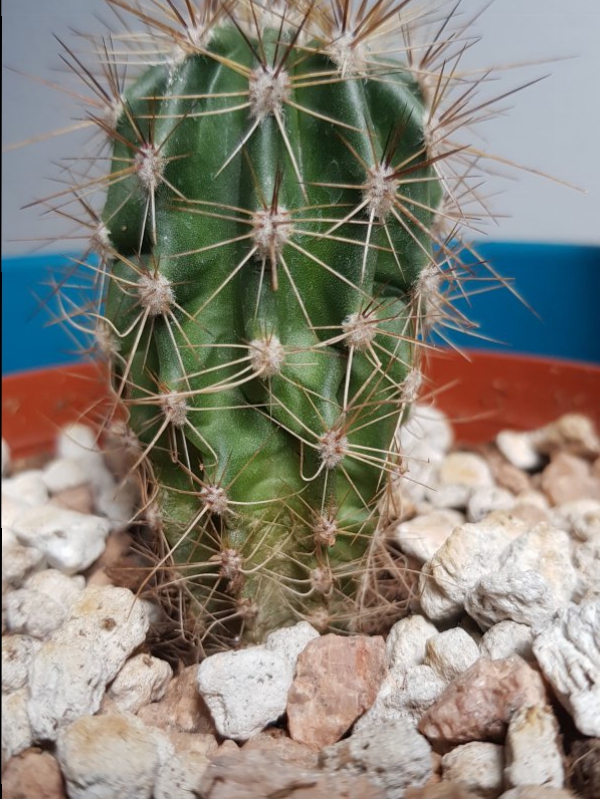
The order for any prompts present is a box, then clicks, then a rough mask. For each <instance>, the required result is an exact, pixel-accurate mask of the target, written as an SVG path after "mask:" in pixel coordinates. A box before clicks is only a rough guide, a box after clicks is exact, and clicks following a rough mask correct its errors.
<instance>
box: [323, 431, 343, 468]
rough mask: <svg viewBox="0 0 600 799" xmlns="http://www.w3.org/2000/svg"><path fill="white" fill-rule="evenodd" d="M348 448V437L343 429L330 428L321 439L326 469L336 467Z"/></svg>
mask: <svg viewBox="0 0 600 799" xmlns="http://www.w3.org/2000/svg"><path fill="white" fill-rule="evenodd" d="M347 450H348V439H347V438H346V436H345V435H344V434H343V433H342V431H341V430H336V429H335V428H334V429H332V430H328V431H327V432H326V433H324V434H323V435H322V436H321V438H320V439H319V451H320V455H321V461H322V462H323V465H324V466H325V468H326V469H335V467H336V466H337V465H338V463H339V462H340V461H341V460H342V459H343V458H344V456H345V455H346V454H347Z"/></svg>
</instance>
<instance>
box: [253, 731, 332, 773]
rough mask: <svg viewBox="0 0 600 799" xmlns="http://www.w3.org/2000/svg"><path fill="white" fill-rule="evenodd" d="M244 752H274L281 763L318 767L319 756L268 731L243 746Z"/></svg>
mask: <svg viewBox="0 0 600 799" xmlns="http://www.w3.org/2000/svg"><path fill="white" fill-rule="evenodd" d="M243 749H244V751H250V750H260V751H262V752H267V751H268V752H273V754H274V756H276V757H277V759H278V760H279V761H281V762H285V763H293V764H294V765H295V766H299V767H300V768H306V769H314V768H316V767H317V762H318V759H319V756H318V755H317V753H316V752H315V751H314V750H313V749H310V748H309V747H308V746H305V745H304V744H301V743H298V741H293V740H292V739H291V738H288V737H287V736H285V735H277V736H274V735H270V734H269V732H268V731H266V732H261V733H259V734H258V735H257V736H256V737H255V738H251V739H250V740H249V741H248V742H247V743H245V744H244V746H243Z"/></svg>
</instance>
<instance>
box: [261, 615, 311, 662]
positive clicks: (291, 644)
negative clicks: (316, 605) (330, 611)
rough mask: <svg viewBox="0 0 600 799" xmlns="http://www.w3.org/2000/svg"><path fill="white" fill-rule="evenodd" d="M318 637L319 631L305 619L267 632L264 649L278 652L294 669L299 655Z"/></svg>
mask: <svg viewBox="0 0 600 799" xmlns="http://www.w3.org/2000/svg"><path fill="white" fill-rule="evenodd" d="M318 637H319V633H318V632H317V631H316V630H315V628H314V627H313V626H312V625H311V624H309V623H308V622H307V621H299V622H298V623H297V624H294V625H293V626H292V627H283V628H282V629H280V630H274V631H273V632H271V633H269V635H267V639H266V641H265V649H268V650H269V651H271V652H278V653H279V654H280V655H282V656H283V657H284V658H285V659H286V660H287V661H288V662H289V664H290V666H291V667H292V669H295V668H296V661H297V660H298V657H299V655H300V654H301V653H302V652H303V651H304V650H305V648H306V647H307V645H308V644H309V643H310V642H311V641H312V640H313V639H315V638H318Z"/></svg>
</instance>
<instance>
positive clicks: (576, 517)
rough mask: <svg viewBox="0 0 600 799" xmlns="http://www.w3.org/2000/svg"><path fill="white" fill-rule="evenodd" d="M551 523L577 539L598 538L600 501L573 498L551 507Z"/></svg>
mask: <svg viewBox="0 0 600 799" xmlns="http://www.w3.org/2000/svg"><path fill="white" fill-rule="evenodd" d="M552 523H553V524H554V526H555V527H558V528H559V529H560V530H567V531H568V532H569V533H570V534H571V536H573V537H574V538H576V539H578V540H579V541H591V540H594V539H600V502H599V501H598V500H597V499H575V500H573V501H571V502H565V503H564V504H563V505H558V506H557V507H555V508H552Z"/></svg>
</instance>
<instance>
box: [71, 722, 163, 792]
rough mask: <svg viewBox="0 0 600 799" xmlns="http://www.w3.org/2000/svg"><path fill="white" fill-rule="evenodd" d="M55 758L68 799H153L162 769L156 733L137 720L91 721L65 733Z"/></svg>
mask: <svg viewBox="0 0 600 799" xmlns="http://www.w3.org/2000/svg"><path fill="white" fill-rule="evenodd" d="M56 757H57V760H58V762H59V764H60V767H61V770H62V772H63V775H64V777H65V781H66V784H67V791H68V794H69V799H117V797H123V799H124V798H125V797H127V799H150V797H151V796H152V788H153V785H154V782H155V779H156V776H157V774H158V770H159V768H160V764H161V757H160V750H159V746H158V745H157V740H156V733H155V732H154V731H153V730H151V729H149V728H147V727H146V726H145V725H144V724H143V723H142V722H141V721H140V720H139V719H138V718H136V717H135V716H130V715H125V714H120V713H119V714H116V713H114V714H113V713H110V714H106V715H102V716H87V717H85V718H81V719H79V720H77V721H74V722H73V724H71V725H69V726H68V727H67V728H66V729H64V730H62V731H61V733H60V735H59V736H58V740H57V748H56Z"/></svg>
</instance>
